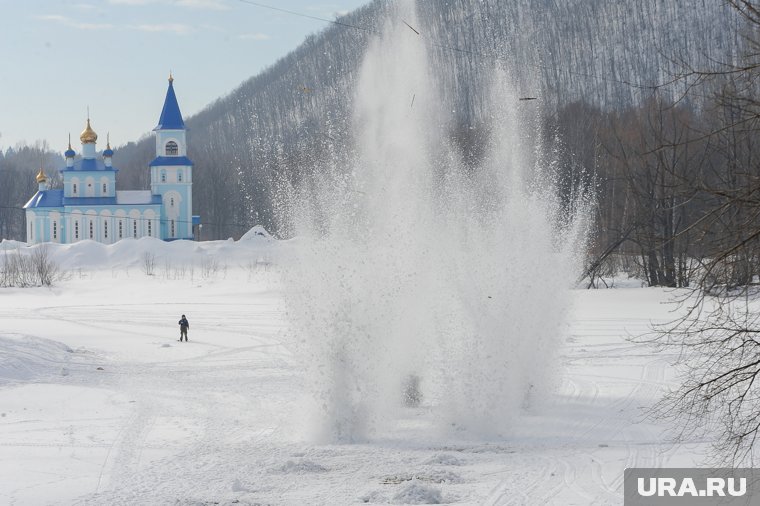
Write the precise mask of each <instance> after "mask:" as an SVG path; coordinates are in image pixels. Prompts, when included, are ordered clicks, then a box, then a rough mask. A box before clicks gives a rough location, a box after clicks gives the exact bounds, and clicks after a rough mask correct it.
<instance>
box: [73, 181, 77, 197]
mask: <svg viewBox="0 0 760 506" xmlns="http://www.w3.org/2000/svg"><path fill="white" fill-rule="evenodd" d="M76 194H77V184H76V183H74V195H76Z"/></svg>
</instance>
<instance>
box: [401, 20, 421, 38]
mask: <svg viewBox="0 0 760 506" xmlns="http://www.w3.org/2000/svg"><path fill="white" fill-rule="evenodd" d="M401 21H402V22H403V23H404V24H405V25H406V26H408V27H409V29H410V30H411V31H413V32H414V33H416V34H417V35H419V34H420V32H418V31H417V30H415V29H414V28H412V25H410V24H409V23H407V22H406V21H404V20H403V19H402V20H401Z"/></svg>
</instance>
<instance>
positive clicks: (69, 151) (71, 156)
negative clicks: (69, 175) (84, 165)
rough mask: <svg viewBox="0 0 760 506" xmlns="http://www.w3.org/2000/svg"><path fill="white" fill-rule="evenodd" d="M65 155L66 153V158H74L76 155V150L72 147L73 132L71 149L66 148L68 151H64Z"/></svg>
mask: <svg viewBox="0 0 760 506" xmlns="http://www.w3.org/2000/svg"><path fill="white" fill-rule="evenodd" d="M63 155H64V156H65V157H66V158H74V156H76V153H75V152H74V150H73V149H71V134H69V149H67V150H66V151H65V152H64V153H63Z"/></svg>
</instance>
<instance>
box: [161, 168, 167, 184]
mask: <svg viewBox="0 0 760 506" xmlns="http://www.w3.org/2000/svg"><path fill="white" fill-rule="evenodd" d="M161 182H162V183H165V182H166V171H165V170H162V171H161Z"/></svg>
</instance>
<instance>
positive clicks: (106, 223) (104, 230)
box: [103, 221, 108, 239]
mask: <svg viewBox="0 0 760 506" xmlns="http://www.w3.org/2000/svg"><path fill="white" fill-rule="evenodd" d="M103 236H104V237H105V238H106V239H108V222H107V221H104V222H103Z"/></svg>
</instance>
